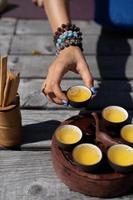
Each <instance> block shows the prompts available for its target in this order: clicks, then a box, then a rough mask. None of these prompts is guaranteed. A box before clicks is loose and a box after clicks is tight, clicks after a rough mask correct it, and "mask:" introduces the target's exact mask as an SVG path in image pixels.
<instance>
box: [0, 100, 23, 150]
mask: <svg viewBox="0 0 133 200" xmlns="http://www.w3.org/2000/svg"><path fill="white" fill-rule="evenodd" d="M21 141H22V125H21V113H20V106H19V96H17V97H16V102H14V104H12V105H10V106H7V107H3V108H2V107H1V108H0V145H2V146H4V147H13V146H16V145H18V144H20V143H21Z"/></svg>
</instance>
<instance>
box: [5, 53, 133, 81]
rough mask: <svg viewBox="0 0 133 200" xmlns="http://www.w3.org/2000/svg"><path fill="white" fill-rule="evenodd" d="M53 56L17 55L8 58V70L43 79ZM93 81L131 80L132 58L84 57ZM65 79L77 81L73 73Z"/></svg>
mask: <svg viewBox="0 0 133 200" xmlns="http://www.w3.org/2000/svg"><path fill="white" fill-rule="evenodd" d="M54 59H55V56H50V55H49V56H32V55H27V56H24V55H18V56H15V55H14V56H9V58H8V65H9V67H10V68H13V69H16V70H17V71H19V72H20V75H21V78H45V77H46V75H47V71H48V67H49V65H50V64H51V63H52V62H53V60H54ZM86 60H87V62H88V64H89V67H90V70H91V72H92V74H93V77H94V79H101V78H102V79H133V70H132V63H133V56H129V57H128V56H93V55H91V56H86ZM65 78H67V79H68V78H70V79H72V78H74V79H79V76H78V75H77V74H75V73H72V72H69V73H67V74H66V75H65Z"/></svg>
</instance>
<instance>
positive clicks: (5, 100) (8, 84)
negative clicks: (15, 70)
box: [2, 74, 11, 107]
mask: <svg viewBox="0 0 133 200" xmlns="http://www.w3.org/2000/svg"><path fill="white" fill-rule="evenodd" d="M10 87H11V79H10V76H9V74H7V80H6V85H5V90H4V98H3V102H2V107H5V106H7V99H8V96H9V93H10Z"/></svg>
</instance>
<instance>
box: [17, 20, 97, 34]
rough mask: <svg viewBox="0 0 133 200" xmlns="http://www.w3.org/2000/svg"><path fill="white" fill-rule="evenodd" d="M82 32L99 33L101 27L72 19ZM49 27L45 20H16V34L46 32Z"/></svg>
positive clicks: (49, 30) (49, 31) (48, 30)
mask: <svg viewBox="0 0 133 200" xmlns="http://www.w3.org/2000/svg"><path fill="white" fill-rule="evenodd" d="M73 23H75V24H76V25H77V26H79V27H80V29H81V31H82V32H83V33H84V34H99V33H100V31H101V27H100V26H99V25H97V24H96V23H94V22H92V21H91V22H88V21H82V20H73ZM48 33H51V28H50V25H49V23H48V21H47V20H18V23H17V28H16V34H48Z"/></svg>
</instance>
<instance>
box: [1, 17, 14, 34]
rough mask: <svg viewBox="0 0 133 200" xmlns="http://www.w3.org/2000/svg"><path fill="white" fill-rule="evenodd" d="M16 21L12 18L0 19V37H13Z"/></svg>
mask: <svg viewBox="0 0 133 200" xmlns="http://www.w3.org/2000/svg"><path fill="white" fill-rule="evenodd" d="M16 22H17V20H16V19H13V18H1V20H0V35H13V33H14V31H15V25H16Z"/></svg>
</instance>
